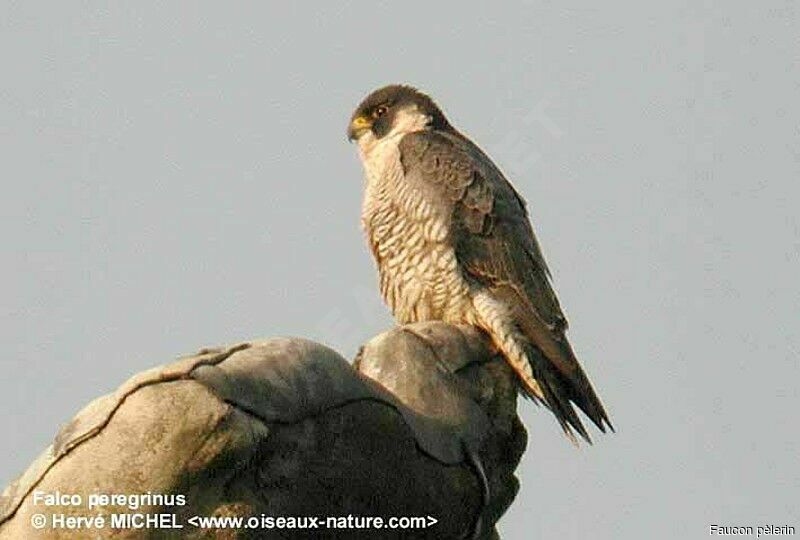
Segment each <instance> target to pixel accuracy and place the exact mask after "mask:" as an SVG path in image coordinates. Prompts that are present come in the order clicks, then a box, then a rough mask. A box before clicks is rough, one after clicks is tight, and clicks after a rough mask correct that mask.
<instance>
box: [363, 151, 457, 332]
mask: <svg viewBox="0 0 800 540" xmlns="http://www.w3.org/2000/svg"><path fill="white" fill-rule="evenodd" d="M362 161H363V163H364V166H365V172H366V182H367V185H366V190H365V194H364V202H363V206H362V214H361V220H362V225H363V227H364V231H365V233H366V235H367V239H368V241H369V244H370V247H371V248H372V253H373V255H374V257H375V260H376V262H377V263H378V271H379V273H380V290H381V295H382V296H383V299H384V301H385V302H386V304H387V305H388V306H389V308H390V309H391V310H392V313H393V314H394V316H395V318H396V319H397V320H398V322H400V323H409V322H416V321H424V320H430V319H437V320H444V321H450V322H466V321H468V320H469V319H471V318H472V317H470V316H469V315H470V312H471V311H472V305H471V298H470V294H469V292H470V291H469V284H468V283H467V281H466V280H465V279H464V277H463V275H462V274H461V272H460V270H459V266H458V261H457V259H456V255H455V250H454V248H453V246H452V237H451V234H450V225H451V216H450V215H449V213H447V212H446V209H441V208H437V207H436V206H435V205H434V204H432V203H431V202H430V201H427V200H426V199H425V197H424V194H423V193H421V192H420V191H418V190H416V189H413V188H411V187H410V186H409V185H408V184H406V183H405V182H404V181H403V168H402V165H401V163H400V153H399V150H398V148H397V144H396V142H394V141H391V140H390V141H386V142H385V143H382V144H379V145H376V146H375V147H374V148H372V149H371V151H370V152H368V153H366V152H365V153H363V154H362Z"/></svg>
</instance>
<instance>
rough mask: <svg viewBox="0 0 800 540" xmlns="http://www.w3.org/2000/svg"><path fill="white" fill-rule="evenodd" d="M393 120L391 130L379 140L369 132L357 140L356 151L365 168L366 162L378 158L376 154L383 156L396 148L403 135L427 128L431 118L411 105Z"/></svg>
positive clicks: (398, 112) (399, 112) (398, 113)
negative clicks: (387, 151) (357, 150)
mask: <svg viewBox="0 0 800 540" xmlns="http://www.w3.org/2000/svg"><path fill="white" fill-rule="evenodd" d="M393 120H394V121H393V122H392V129H391V130H390V131H389V133H387V134H386V135H384V136H383V137H381V138H380V139H378V138H376V137H375V134H374V133H373V132H372V131H371V130H370V131H367V132H365V133H364V134H363V135H361V137H359V138H358V149H359V153H360V154H361V160H362V161H363V162H364V165H365V166H366V165H367V162H368V161H372V160H374V159H375V158H376V157H378V156H376V154H384V153H385V152H386V150H387V149H389V148H397V144H398V143H399V142H400V139H401V138H402V137H403V135H407V134H409V133H413V132H415V131H421V130H423V129H425V128H427V126H428V125H429V123H430V120H431V117H430V116H428V115H427V114H423V113H421V112H420V111H419V110H417V106H416V105H413V106H411V107H406V108H404V109H400V110H399V111H397V112H396V113H395V115H394V119H393Z"/></svg>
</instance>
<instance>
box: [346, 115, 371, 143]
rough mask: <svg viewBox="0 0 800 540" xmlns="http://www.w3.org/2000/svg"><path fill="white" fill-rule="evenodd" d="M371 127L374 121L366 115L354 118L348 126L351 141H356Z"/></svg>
mask: <svg viewBox="0 0 800 540" xmlns="http://www.w3.org/2000/svg"><path fill="white" fill-rule="evenodd" d="M371 127H372V122H371V121H370V119H369V118H367V117H366V116H357V117H355V118H353V121H352V122H350V126H348V128H347V139H348V140H349V141H355V140H357V139H358V138H359V137H361V135H362V134H364V132H366V131H368V130H369V129H370V128H371Z"/></svg>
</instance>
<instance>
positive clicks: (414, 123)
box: [347, 84, 449, 141]
mask: <svg viewBox="0 0 800 540" xmlns="http://www.w3.org/2000/svg"><path fill="white" fill-rule="evenodd" d="M448 127H449V123H448V122H447V119H446V118H445V117H444V114H443V113H442V111H441V109H439V107H438V106H437V105H436V103H434V102H433V100H432V99H431V98H430V97H428V96H427V95H425V94H423V93H422V92H420V91H419V90H417V89H416V88H414V87H412V86H406V85H403V84H392V85H389V86H384V87H383V88H379V89H378V90H375V91H374V92H372V93H371V94H370V95H368V96H367V97H365V98H364V100H363V101H362V102H361V103H360V104H359V105H358V107H357V108H356V110H355V112H354V113H353V116H352V117H351V119H350V125H349V126H348V128H347V138H348V139H350V140H351V141H361V138H362V137H364V136H365V135H367V136H369V138H370V139H373V140H380V139H383V138H385V137H392V136H395V135H404V134H406V133H410V132H412V131H420V130H423V129H446V128H448Z"/></svg>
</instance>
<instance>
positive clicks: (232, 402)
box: [0, 322, 526, 540]
mask: <svg viewBox="0 0 800 540" xmlns="http://www.w3.org/2000/svg"><path fill="white" fill-rule="evenodd" d="M354 367H355V369H354ZM516 396H517V388H516V380H515V377H514V375H513V373H512V372H511V370H510V368H509V367H508V366H507V364H506V362H504V361H503V360H502V359H501V358H499V357H497V356H496V354H495V353H494V351H493V350H492V348H491V346H490V344H489V343H487V341H486V339H485V338H484V336H483V335H482V334H480V333H479V332H477V331H476V330H474V329H472V328H470V327H456V326H449V325H446V324H444V323H438V322H430V323H418V324H414V325H408V326H405V327H400V328H396V329H393V330H390V331H389V332H386V333H384V334H381V335H379V336H377V337H376V338H374V339H372V340H371V341H369V342H368V343H367V344H366V345H364V347H362V349H361V351H360V353H359V355H358V357H357V359H356V361H355V363H354V366H351V365H350V364H349V363H348V362H347V361H346V360H345V359H344V358H342V357H341V356H340V355H339V354H337V353H336V352H335V351H333V350H331V349H329V348H327V347H324V346H322V345H319V344H316V343H313V342H310V341H307V340H303V339H297V338H276V339H270V340H266V341H260V342H251V343H244V344H240V345H236V346H233V347H227V348H220V349H214V350H204V351H201V352H200V353H199V354H197V355H194V356H190V357H187V358H183V359H181V360H179V361H177V362H175V363H173V364H169V365H166V366H160V367H156V368H153V369H150V370H147V371H145V372H142V373H140V374H138V375H136V376H134V377H133V378H131V379H130V380H129V381H127V382H126V383H125V384H123V385H122V386H121V387H120V388H119V389H118V390H117V391H116V392H114V393H112V394H109V395H107V396H103V397H101V398H98V399H96V400H95V401H93V402H92V403H90V404H89V405H87V406H86V407H85V408H84V409H83V410H82V411H80V412H79V413H78V414H77V415H76V416H75V418H74V419H72V420H71V421H70V422H69V423H68V424H67V425H66V426H65V427H64V428H63V429H62V430H61V431H60V432H59V433H58V435H57V436H56V438H55V440H54V442H53V444H52V445H51V446H50V447H48V448H47V449H46V450H45V452H44V453H42V455H40V456H39V458H37V459H36V460H35V461H34V462H33V464H32V465H31V466H30V467H29V468H28V470H27V471H25V473H23V474H22V476H21V477H20V478H19V479H17V480H16V481H15V482H14V483H12V484H11V485H10V486H8V487H7V488H6V490H5V491H4V492H3V494H2V496H0V539H2V540H6V539H27V538H151V537H152V538H311V537H317V538H320V537H321V538H496V537H497V534H496V532H495V529H494V524H495V523H496V521H497V520H498V519H499V518H500V516H501V515H502V514H503V512H504V511H505V510H506V509H507V508H508V506H509V505H510V504H511V502H512V500H513V498H514V496H515V495H516V492H517V488H518V483H517V480H516V478H515V477H514V469H515V468H516V466H517V464H518V462H519V459H520V457H521V455H522V452H523V451H524V448H525V444H526V433H525V430H524V428H523V427H522V425H521V423H520V422H519V419H518V418H517V415H516ZM56 493H60V494H62V495H63V494H70V495H78V496H80V497H81V503H80V504H79V505H76V506H68V505H58V506H48V505H46V504H45V502H47V501H46V500H45V498H44V497H45V496H46V495H53V494H56ZM111 494H121V495H137V496H138V497H137V500H136V502H137V503H139V504H135V505H134V504H131V503H132V502H133V501H132V500H130V499H129V500H127V501H120V500H116V501H113V500H111V501H104V500H100V501H98V502H99V503H100V504H98V505H97V506H95V507H93V508H91V509H89V508H87V504H88V502H89V499H90V497H92V496H97V495H111ZM147 494H150V495H149V496H148V495H147ZM178 495H180V496H183V497H184V498H185V503H184V504H180V502H183V501H181V500H180V499H176V496H178ZM132 506H136V507H135V508H132ZM136 513H141V514H147V515H150V516H152V515H155V514H160V513H163V514H166V515H168V516H171V515H173V514H174V516H175V517H174V518H171V517H168V518H165V519H169V520H171V519H174V520H175V523H177V524H181V525H183V526H184V528H181V529H168V528H158V529H153V528H139V529H137V528H112V526H111V525H112V524H111V519H112V516H113V515H117V516H119V515H122V514H136ZM36 514H43V515H45V517H46V519H47V526H45V527H44V528H42V529H36V528H34V527H33V525H32V524H31V522H32V520H35V519H36V518H34V516H35V515H36ZM53 515H62V516H64V518H65V519H66V518H67V517H70V516H71V517H92V518H96V517H98V516H102V517H104V518H105V519H106V522H105V524H104V526H103V527H102V528H87V527H86V525H85V524H82V525H81V526H80V527H79V528H76V529H67V528H53V527H52V526H51V525H52V523H53V522H52V520H53ZM193 516H201V517H209V516H213V517H234V518H235V517H243V518H245V519H247V518H251V517H252V518H254V520H255V521H254V522H253V523H255V524H256V525H257V527H256V528H243V527H241V528H222V527H218V528H213V527H210V528H201V527H194V526H192V525H191V524H190V522H189V519H190V518H192V517H193ZM280 516H284V517H303V516H313V517H317V518H321V521H320V525H321V528H318V529H291V530H290V529H277V528H268V527H264V526H265V525H267V526H268V525H269V522H268V521H267V520H266V518H267V517H273V518H277V517H280ZM347 516H380V517H381V518H383V519H385V520H386V519H388V518H390V517H392V516H395V517H403V516H406V517H410V516H415V517H419V518H424V519H425V520H426V522H427V523H426V526H425V527H418V528H414V529H396V530H390V529H382V530H376V529H357V530H354V529H337V528H332V527H327V526H326V525H327V524H326V523H325V521H324V520H325V518H327V517H333V518H339V519H340V520H341V519H347ZM427 516H430V518H432V519H429V518H428V517H427ZM117 519H118V518H117ZM351 519H352V518H351ZM433 519H435V520H436V521H437V522H436V523H435V524H428V523H431V522H432V520H433ZM170 522H171V521H170ZM95 523H96V522H95ZM306 524H308V523H306Z"/></svg>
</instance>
